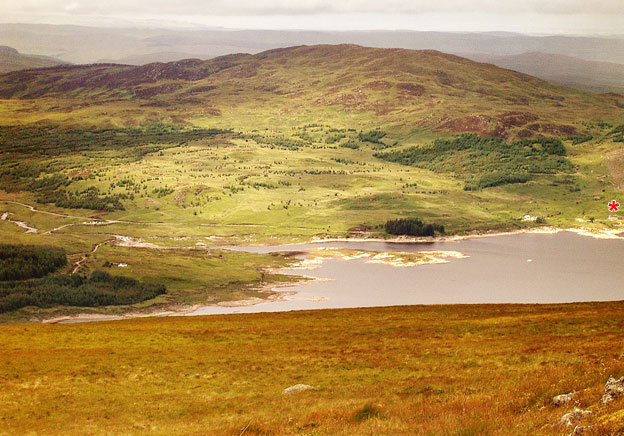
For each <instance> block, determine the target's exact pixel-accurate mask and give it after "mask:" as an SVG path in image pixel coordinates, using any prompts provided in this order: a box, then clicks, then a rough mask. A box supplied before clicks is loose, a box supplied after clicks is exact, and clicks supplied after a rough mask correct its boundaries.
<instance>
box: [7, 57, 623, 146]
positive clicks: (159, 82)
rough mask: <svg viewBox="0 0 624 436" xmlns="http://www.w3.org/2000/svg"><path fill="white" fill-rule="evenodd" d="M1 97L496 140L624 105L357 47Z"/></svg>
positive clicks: (80, 75) (65, 70) (96, 119)
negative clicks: (397, 128) (466, 134)
mask: <svg viewBox="0 0 624 436" xmlns="http://www.w3.org/2000/svg"><path fill="white" fill-rule="evenodd" d="M0 98H4V99H8V100H10V101H12V102H13V103H12V105H19V104H24V102H26V101H28V105H29V109H27V110H26V109H25V110H24V111H20V112H16V111H14V110H13V108H14V106H6V105H5V106H4V107H5V109H6V108H8V107H10V108H11V110H9V111H6V110H5V111H4V114H5V119H6V120H7V121H9V120H11V119H13V120H14V121H24V120H28V121H36V120H41V119H44V118H48V117H50V116H51V113H53V118H54V119H57V120H59V121H60V120H63V119H65V120H67V119H71V120H72V121H74V122H83V123H91V124H94V123H96V124H106V123H108V124H110V125H120V124H124V125H133V124H136V123H141V122H144V121H149V120H152V121H169V122H180V121H186V122H197V121H198V120H203V121H202V122H203V123H209V124H214V125H215V126H217V127H227V128H230V127H234V126H237V125H238V126H247V127H258V126H264V127H267V126H274V125H275V124H276V123H281V124H284V123H285V124H297V123H300V122H301V121H302V120H304V119H307V120H311V121H322V120H328V119H334V122H339V123H341V124H343V125H344V126H348V127H360V126H363V125H368V126H371V125H374V126H375V125H376V126H381V125H388V124H394V125H397V126H400V127H402V128H431V129H436V130H441V131H448V132H474V133H479V134H482V135H491V136H498V137H502V138H508V137H515V136H519V137H527V136H534V135H536V134H546V135H557V136H571V135H576V134H578V133H579V132H582V131H584V130H585V128H584V127H583V125H582V124H583V122H585V121H587V120H603V119H605V120H608V119H611V118H613V117H617V116H618V114H621V113H622V106H623V105H624V103H623V101H622V99H621V98H619V97H618V96H615V95H608V96H596V95H593V94H589V93H586V92H582V91H578V90H575V89H570V88H566V87H562V86H557V85H553V84H551V83H548V82H545V81H543V80H540V79H536V78H534V77H531V76H528V75H525V74H521V73H517V72H513V71H509V70H505V69H501V68H498V67H495V66H493V65H489V64H483V63H477V62H474V61H471V60H468V59H465V58H461V57H458V56H454V55H449V54H444V53H441V52H436V51H431V50H424V51H415V50H405V49H377V48H367V47H361V46H355V45H337V46H330V45H319V46H299V47H292V48H286V49H275V50H269V51H266V52H263V53H259V54H256V55H249V54H235V55H228V56H223V57H219V58H215V59H211V60H206V61H201V60H198V59H188V60H183V61H178V62H170V63H165V64H163V63H152V64H148V65H144V66H138V67H136V66H124V65H114V64H98V65H88V66H60V67H54V68H48V69H44V70H33V71H28V72H21V73H19V74H17V73H12V74H7V75H4V76H1V77H0ZM50 99H53V101H51V100H50ZM20 102H21V103H20ZM87 102H88V103H87ZM33 105H34V106H33ZM50 105H52V106H53V109H50ZM131 112H132V113H134V114H135V115H134V116H128V114H129V113H131ZM138 113H140V114H141V116H136V114H138ZM338 114H340V116H337V115H338ZM9 122H10V121H9Z"/></svg>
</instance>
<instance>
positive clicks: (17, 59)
mask: <svg viewBox="0 0 624 436" xmlns="http://www.w3.org/2000/svg"><path fill="white" fill-rule="evenodd" d="M63 63H64V62H62V61H60V60H58V59H54V58H50V57H47V56H31V55H24V54H21V53H20V52H18V51H17V50H15V49H14V48H11V47H6V46H0V74H3V73H9V72H11V71H19V70H28V69H32V68H45V67H53V66H56V65H61V64H63Z"/></svg>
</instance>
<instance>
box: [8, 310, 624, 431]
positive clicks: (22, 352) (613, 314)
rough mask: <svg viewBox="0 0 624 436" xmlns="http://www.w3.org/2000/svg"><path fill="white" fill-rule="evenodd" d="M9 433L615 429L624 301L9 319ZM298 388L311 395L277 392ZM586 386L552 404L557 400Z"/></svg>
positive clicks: (622, 417) (622, 370)
mask: <svg viewBox="0 0 624 436" xmlns="http://www.w3.org/2000/svg"><path fill="white" fill-rule="evenodd" d="M0 331H1V333H0V334H1V337H2V340H1V341H0V385H1V386H2V389H0V434H2V435H7V436H8V435H59V434H62V435H81V436H82V435H147V434H149V435H174V434H175V435H292V434H300V435H353V434H362V435H465V436H467V435H567V434H569V433H571V432H572V430H573V427H561V426H553V424H554V423H557V422H558V421H559V420H560V418H561V416H562V415H564V414H565V413H567V412H569V411H570V410H571V409H572V408H573V407H574V406H578V407H581V408H583V409H589V410H591V411H592V412H593V413H592V415H591V416H590V417H588V418H586V419H585V420H584V421H581V422H580V424H581V425H592V426H593V427H592V428H591V429H590V430H589V431H588V432H586V433H585V434H599V435H607V434H621V433H622V430H623V429H624V411H623V409H624V398H620V399H618V400H616V401H613V402H612V403H609V404H607V405H601V404H600V398H601V396H602V394H603V392H604V383H605V381H606V380H607V378H608V377H609V376H610V375H613V376H617V377H619V376H622V375H624V356H623V354H622V351H623V350H624V343H623V341H622V336H623V332H624V302H617V303H588V304H568V305H470V306H411V307H388V308H371V309H349V310H323V311H309V312H289V313H272V314H270V313H265V314H251V315H230V316H209V317H191V318H183V317H179V318H161V319H159V318H150V319H140V320H128V321H120V322H103V323H85V324H71V325H67V324H66V325H3V326H0ZM298 383H303V384H308V385H311V386H314V388H315V389H313V390H308V391H304V392H300V393H297V394H293V395H282V390H283V389H284V388H287V387H289V386H292V385H295V384H298ZM570 391H577V392H578V394H577V396H576V397H575V400H574V401H573V402H572V403H570V404H567V405H564V406H560V407H555V406H554V405H553V404H552V400H551V398H552V397H553V396H554V395H557V394H562V393H568V392H570Z"/></svg>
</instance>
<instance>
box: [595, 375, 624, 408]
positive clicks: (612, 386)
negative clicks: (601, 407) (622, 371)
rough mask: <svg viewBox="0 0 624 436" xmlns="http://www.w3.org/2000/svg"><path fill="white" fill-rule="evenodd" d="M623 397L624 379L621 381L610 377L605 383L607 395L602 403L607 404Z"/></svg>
mask: <svg viewBox="0 0 624 436" xmlns="http://www.w3.org/2000/svg"><path fill="white" fill-rule="evenodd" d="M621 396H624V377H621V378H619V379H615V378H613V377H609V380H607V382H606V383H605V393H604V395H603V396H602V399H601V400H600V402H601V403H602V404H607V403H610V402H611V401H613V400H615V399H617V398H619V397H621Z"/></svg>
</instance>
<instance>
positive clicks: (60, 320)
mask: <svg viewBox="0 0 624 436" xmlns="http://www.w3.org/2000/svg"><path fill="white" fill-rule="evenodd" d="M560 232H571V233H576V234H577V235H579V236H589V237H593V238H596V239H624V237H622V236H618V235H620V234H622V233H623V232H622V231H620V230H600V231H592V230H590V229H583V228H568V229H560V228H556V227H553V226H542V227H537V228H536V227H534V228H530V229H520V230H514V231H507V232H493V231H486V232H478V233H472V234H468V235H452V236H438V237H426V238H425V237H397V238H391V239H383V238H327V239H320V238H318V239H313V240H311V241H307V242H296V243H287V244H257V245H248V246H249V247H252V246H253V247H272V246H279V245H307V244H323V243H331V242H383V243H390V244H422V243H424V244H426V243H434V242H457V241H462V240H468V239H476V238H487V237H496V236H510V235H517V234H525V233H533V234H556V233H560ZM228 247H229V249H237V248H239V247H241V246H238V245H232V246H228ZM228 247H223V248H228ZM303 253H306V252H305V251H303ZM452 257H455V256H452ZM381 263H383V262H381ZM425 263H426V262H425ZM389 264H391V263H389ZM411 266H413V265H411ZM310 267H312V268H314V266H312V265H308V266H306V265H305V262H304V261H303V260H302V261H301V263H300V264H296V265H294V266H291V267H288V268H283V269H278V270H274V269H270V270H266V272H269V273H271V272H273V273H275V272H280V273H281V272H282V271H283V270H297V269H299V270H305V269H310ZM296 277H300V278H303V279H304V280H292V281H287V282H282V283H271V284H264V285H262V286H260V287H258V288H256V289H257V291H258V292H260V293H266V294H267V296H266V298H262V297H249V298H245V299H240V300H230V301H222V302H218V303H213V304H193V305H188V306H185V305H177V304H175V303H171V304H169V305H167V306H165V308H164V309H163V308H160V309H158V310H154V311H148V312H127V313H123V314H120V315H106V314H97V313H78V314H76V315H66V316H58V317H54V318H47V319H36V320H35V319H32V320H31V321H33V322H35V323H39V324H65V323H79V322H100V321H118V320H125V319H136V318H148V317H167V316H194V315H189V314H191V313H193V312H196V311H198V310H200V309H202V308H210V307H231V308H235V307H247V306H254V305H257V304H261V303H267V302H272V301H280V300H284V299H286V298H288V297H290V296H293V295H296V294H297V292H296V291H280V290H279V289H280V288H286V287H293V286H298V285H302V284H307V283H313V282H315V281H323V280H324V279H322V278H317V277H311V276H306V275H299V274H297V275H296Z"/></svg>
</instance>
